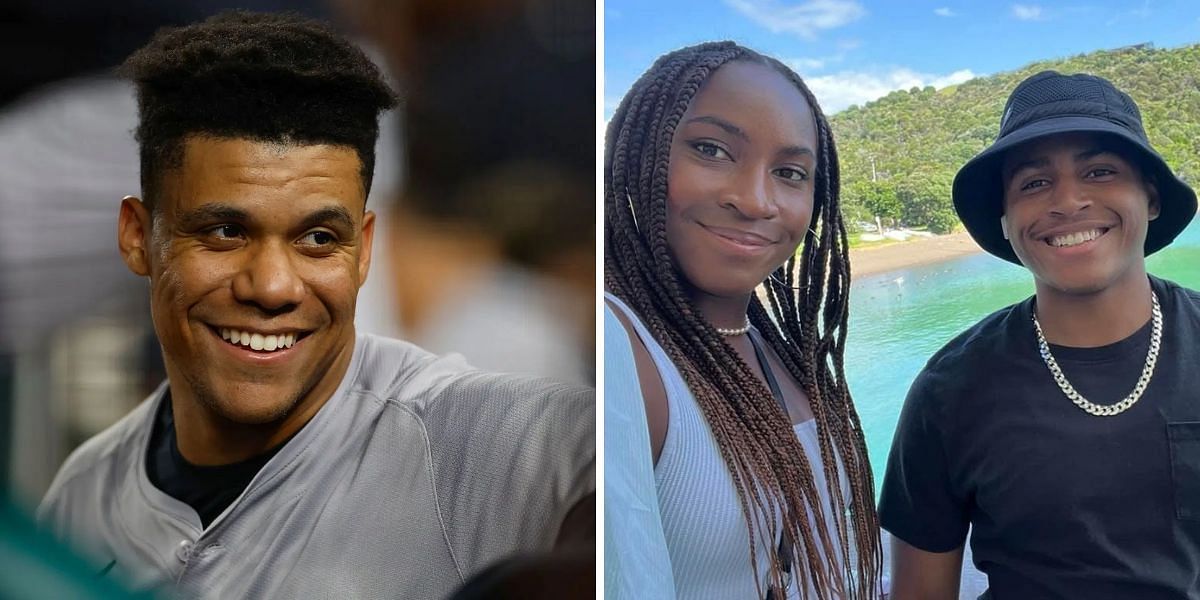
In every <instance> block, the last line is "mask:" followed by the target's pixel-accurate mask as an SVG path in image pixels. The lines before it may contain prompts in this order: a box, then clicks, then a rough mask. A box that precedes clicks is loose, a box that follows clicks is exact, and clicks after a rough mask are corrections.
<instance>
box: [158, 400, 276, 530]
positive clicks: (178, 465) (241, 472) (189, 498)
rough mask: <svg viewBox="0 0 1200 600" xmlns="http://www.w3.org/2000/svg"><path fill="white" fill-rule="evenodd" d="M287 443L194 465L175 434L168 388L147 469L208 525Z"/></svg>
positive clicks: (160, 486) (160, 410) (159, 415)
mask: <svg viewBox="0 0 1200 600" xmlns="http://www.w3.org/2000/svg"><path fill="white" fill-rule="evenodd" d="M284 444H286V442H284ZM284 444H279V445H278V446H276V447H275V448H273V449H271V450H269V451H267V452H265V453H263V454H260V455H258V456H255V457H252V458H249V459H246V460H244V461H242V462H238V463H233V464H231V465H220V466H216V467H202V466H197V465H193V464H192V463H190V462H188V461H187V459H186V458H184V457H183V455H182V454H180V453H179V444H178V442H176V437H175V414H174V412H172V410H171V395H170V393H169V392H168V393H167V395H166V397H164V398H163V400H162V403H161V404H160V405H159V407H158V414H157V415H156V417H155V419H154V430H153V431H152V432H151V433H150V448H149V451H148V452H147V454H146V473H147V475H149V477H150V482H151V483H153V484H154V487H157V488H158V489H160V490H162V491H164V492H166V493H167V495H169V496H171V497H172V498H175V499H176V500H179V501H181V502H183V503H185V504H187V505H188V506H191V507H192V508H193V509H194V510H195V511H196V513H197V514H199V515H200V523H201V524H202V525H203V526H204V527H206V528H207V527H208V525H209V523H212V522H213V520H214V519H216V518H217V517H218V516H220V514H221V513H222V512H224V511H225V508H226V507H228V506H229V505H230V504H232V503H233V501H234V500H237V498H238V496H240V495H242V492H243V491H244V490H245V489H246V486H248V485H250V481H251V480H253V479H254V476H255V475H257V474H258V471H259V470H260V469H262V467H263V465H265V464H267V461H270V460H271V457H272V456H275V453H276V452H278V451H279V449H280V448H282V447H283V446H284Z"/></svg>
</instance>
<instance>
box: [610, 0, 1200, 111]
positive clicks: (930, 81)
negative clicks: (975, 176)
mask: <svg viewBox="0 0 1200 600" xmlns="http://www.w3.org/2000/svg"><path fill="white" fill-rule="evenodd" d="M721 39H731V40H734V41H736V42H739V43H741V44H742V45H745V46H748V47H750V48H753V49H755V50H758V51H759V52H762V53H764V54H768V55H771V56H774V57H776V58H778V59H780V60H782V61H783V62H785V63H787V64H788V65H790V66H791V67H792V68H793V69H795V70H796V71H797V72H798V73H800V75H801V76H803V77H804V79H805V81H806V82H807V83H808V85H809V87H810V88H811V89H812V90H813V93H814V94H816V96H817V100H818V102H820V103H821V106H822V107H823V108H824V109H825V111H826V112H827V113H836V112H838V111H840V110H842V109H845V108H846V107H848V106H850V105H854V104H857V105H862V104H864V103H866V102H869V101H871V100H875V99H878V98H881V97H883V96H885V95H887V93H888V92H891V91H893V90H897V89H908V88H911V87H913V86H919V87H924V86H926V85H932V86H934V87H936V88H942V87H945V86H947V85H953V84H956V83H961V82H963V81H966V80H968V79H971V78H973V77H979V76H984V75H990V74H994V73H1000V72H1004V71H1011V70H1014V69H1017V68H1020V67H1022V66H1024V65H1027V64H1029V63H1031V62H1035V61H1039V60H1045V59H1052V58H1061V57H1067V56H1072V55H1076V54H1083V53H1087V52H1091V51H1094V50H1100V49H1112V48H1120V47H1122V46H1128V45H1132V44H1141V43H1145V42H1150V43H1153V44H1154V45H1155V46H1156V47H1158V48H1174V47H1178V46H1184V45H1189V44H1195V43H1200V2H1195V1H1194V0H1174V1H1151V0H1128V1H1126V2H1114V1H1111V0H1092V1H1088V0H1082V1H1080V2H1077V3H1075V2H1067V3H1049V2H1035V1H1033V0H1024V1H1022V2H995V1H975V2H967V1H962V2H956V1H952V0H935V1H926V0H909V1H905V2H897V1H889V2H880V1H871V0H605V1H604V118H605V120H607V119H608V118H609V117H611V116H612V112H613V111H614V110H615V109H616V106H617V104H618V103H619V102H620V100H621V97H622V96H624V95H625V93H626V92H627V91H629V88H630V86H632V85H633V82H634V81H636V80H637V78H638V77H639V76H640V75H641V74H642V73H643V72H645V70H646V69H647V68H649V67H650V65H651V64H652V63H653V62H654V59H656V58H657V57H659V56H660V55H662V54H664V53H666V52H669V51H671V50H674V49H676V48H680V47H683V46H687V45H691V44H695V43H699V42H704V41H710V40H721Z"/></svg>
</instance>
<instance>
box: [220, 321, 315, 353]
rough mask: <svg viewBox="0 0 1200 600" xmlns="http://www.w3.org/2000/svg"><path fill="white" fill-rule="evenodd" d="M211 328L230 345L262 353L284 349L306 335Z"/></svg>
mask: <svg viewBox="0 0 1200 600" xmlns="http://www.w3.org/2000/svg"><path fill="white" fill-rule="evenodd" d="M212 329H213V331H214V332H216V333H217V334H218V335H220V336H221V339H223V340H225V342H226V343H228V344H230V345H233V346H239V347H242V348H247V349H250V350H253V351H255V352H262V353H269V352H278V351H280V350H286V349H288V348H291V347H292V346H295V345H296V343H297V342H299V341H300V340H302V339H304V338H305V337H307V336H308V334H307V333H298V332H291V333H279V334H264V333H257V332H253V331H245V330H240V329H233V328H230V327H219V328H218V327H213V328H212Z"/></svg>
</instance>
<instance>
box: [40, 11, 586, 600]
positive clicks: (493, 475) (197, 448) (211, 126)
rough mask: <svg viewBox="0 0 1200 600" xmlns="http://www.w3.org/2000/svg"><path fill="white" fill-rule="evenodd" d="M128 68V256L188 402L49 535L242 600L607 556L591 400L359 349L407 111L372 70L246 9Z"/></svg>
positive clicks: (56, 503) (144, 435)
mask: <svg viewBox="0 0 1200 600" xmlns="http://www.w3.org/2000/svg"><path fill="white" fill-rule="evenodd" d="M123 69H124V71H125V73H126V74H128V75H129V76H130V77H131V78H132V79H133V80H134V82H135V83H136V84H137V89H138V101H139V112H140V122H139V127H138V131H137V134H138V140H139V143H140V146H141V163H142V188H143V196H144V197H143V198H142V199H140V200H139V199H137V198H133V197H126V198H125V199H124V200H123V201H122V202H121V208H120V213H119V220H118V236H117V237H118V246H119V248H120V251H121V255H122V256H123V258H124V260H125V263H126V264H127V265H128V266H129V268H130V269H131V270H132V271H133V272H135V273H137V274H138V275H142V276H145V277H148V278H149V283H150V294H151V308H152V317H153V321H154V327H155V331H156V333H157V335H158V338H159V341H160V343H161V344H162V349H163V357H164V361H165V364H166V370H167V382H165V383H164V384H163V385H162V386H161V387H160V388H159V390H158V391H156V392H155V393H154V394H152V395H151V397H150V398H149V399H148V400H147V401H146V402H144V403H143V404H142V405H141V406H139V408H137V409H136V410H135V411H134V412H132V413H131V414H130V415H128V416H127V417H126V418H124V419H123V420H122V421H121V422H119V423H117V424H116V425H114V426H113V427H112V428H110V429H109V430H107V431H105V432H103V433H101V434H100V435H98V436H97V437H96V438H94V439H92V440H90V441H89V442H87V443H86V444H84V445H83V446H82V447H81V448H80V449H79V450H77V451H76V452H75V453H74V454H73V455H72V456H71V458H69V459H68V461H67V463H66V464H65V465H64V466H63V467H62V469H61V470H60V472H59V474H58V476H57V477H56V479H55V482H54V483H53V485H52V486H51V489H50V491H49V492H48V493H47V495H46V498H45V500H44V501H43V504H42V507H41V509H40V517H41V519H42V520H43V521H44V522H47V523H48V524H49V525H50V526H51V527H52V528H53V529H54V530H55V531H56V532H57V533H58V534H60V535H62V536H64V537H67V538H70V539H71V540H73V541H75V542H76V543H77V544H79V545H80V546H82V547H83V548H84V549H85V550H86V551H88V552H90V553H91V554H92V555H93V556H94V557H95V558H97V559H99V561H100V564H99V567H98V569H97V570H98V572H99V571H101V570H103V571H104V572H109V571H111V572H112V573H114V575H116V576H117V577H119V578H122V579H124V580H126V581H128V582H130V583H132V584H133V585H135V586H137V587H152V586H158V585H161V584H163V583H164V582H172V583H175V584H178V585H179V586H180V588H181V590H182V592H183V594H184V595H185V596H205V597H219V598H232V597H271V598H284V597H287V598H299V597H396V598H433V597H444V596H445V595H447V594H448V593H450V592H451V591H453V590H454V589H455V588H456V587H458V586H459V585H460V584H461V583H462V582H463V581H464V580H465V579H467V578H469V577H470V576H472V575H473V574H475V573H477V572H479V571H481V570H482V569H483V568H484V567H486V566H487V565H488V564H490V563H493V562H495V561H496V560H498V559H501V558H504V557H506V556H508V555H511V554H513V553H516V552H536V551H542V550H548V549H550V548H551V547H552V546H553V545H554V544H555V542H556V541H557V542H559V543H560V544H565V543H570V542H572V541H576V540H578V539H579V538H584V539H587V536H588V535H589V533H588V525H589V523H588V520H589V519H588V517H589V515H588V514H587V510H589V509H590V507H591V504H589V499H590V494H592V493H593V489H594V483H593V481H592V479H593V461H594V453H595V450H594V441H593V438H594V433H593V424H594V416H593V415H594V407H593V393H592V392H591V391H590V390H587V389H582V388H576V387H570V386H566V385H562V384H558V383H554V382H550V381H547V380H538V379H529V378H523V377H516V376H510V375H495V374H487V373H481V372H478V371H475V370H472V369H471V368H469V367H468V366H467V365H465V364H463V363H462V362H461V360H460V359H458V358H456V357H443V358H439V357H436V356H433V355H430V354H428V353H425V352H423V351H422V350H420V349H419V348H416V347H414V346H411V345H409V344H406V343H404V342H400V341H397V340H388V339H382V338H377V337H374V336H370V335H365V334H357V333H356V332H355V329H354V310H355V300H356V296H357V293H358V289H359V287H360V286H361V285H362V284H363V282H364V281H365V280H366V277H367V272H368V269H369V267H370V263H371V239H372V235H373V233H374V227H375V217H374V214H373V213H371V212H369V211H367V210H366V206H365V203H366V197H367V192H368V191H369V189H370V185H371V175H372V172H373V167H374V146H375V139H376V136H377V133H378V117H379V114H380V112H381V111H383V110H386V109H388V108H390V107H391V106H392V105H393V104H394V98H393V96H392V93H391V92H390V91H389V89H388V88H387V86H386V85H385V84H384V83H383V82H382V80H381V78H380V76H379V73H378V71H377V70H376V68H375V67H374V66H373V65H372V64H371V63H370V61H369V60H368V59H367V58H366V57H365V56H364V55H363V54H362V53H361V52H360V51H359V50H357V49H355V48H354V47H353V46H351V45H350V44H348V43H347V42H345V41H344V40H342V39H340V38H339V37H337V36H336V35H335V34H334V33H333V32H332V31H331V30H329V29H328V28H327V27H326V26H324V25H322V24H319V23H316V22H313V21H308V20H304V19H301V18H299V17H294V16H286V15H258V14H251V13H243V12H235V13H227V14H225V15H221V16H218V17H215V18H213V19H210V20H208V21H206V22H204V23H201V24H198V25H194V26H191V27H187V28H183V29H175V30H165V31H163V32H160V34H159V35H157V36H156V37H155V39H154V40H153V41H151V43H150V44H149V45H148V46H146V47H145V48H143V49H141V50H139V51H138V52H137V53H135V54H134V55H133V56H132V57H130V59H129V60H128V61H127V62H126V64H125V65H124V67H123ZM497 499H502V500H501V501H497ZM573 509H574V510H573ZM585 544H590V540H589V541H587V542H585ZM101 567H102V569H101Z"/></svg>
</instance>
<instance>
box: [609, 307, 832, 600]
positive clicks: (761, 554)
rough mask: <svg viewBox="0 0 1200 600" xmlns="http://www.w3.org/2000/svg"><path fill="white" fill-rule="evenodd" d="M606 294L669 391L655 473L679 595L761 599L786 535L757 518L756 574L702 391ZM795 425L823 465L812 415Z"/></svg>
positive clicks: (822, 482) (818, 477) (821, 487)
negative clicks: (778, 535)
mask: <svg viewBox="0 0 1200 600" xmlns="http://www.w3.org/2000/svg"><path fill="white" fill-rule="evenodd" d="M605 298H607V299H608V301H609V302H611V303H612V305H613V306H615V307H617V309H619V310H620V311H621V312H623V313H624V314H625V315H626V316H627V317H628V318H629V320H630V321H631V322H632V323H633V326H634V329H635V330H636V331H637V335H638V337H639V338H640V339H641V340H642V343H643V344H645V346H646V349H647V350H648V351H649V352H650V357H651V358H652V359H653V360H654V366H655V367H656V368H657V370H658V374H659V377H661V378H662V383H663V387H664V388H665V389H666V394H667V407H668V410H669V416H668V420H667V436H666V440H665V442H664V443H663V448H662V454H661V455H660V456H659V459H658V464H656V465H655V466H654V479H655V483H656V485H657V487H658V504H659V510H660V512H661V514H662V523H663V530H664V534H665V537H666V542H667V551H668V552H669V554H670V556H671V571H672V575H673V576H674V579H675V591H676V594H677V596H678V597H679V598H681V599H692V598H696V599H707V598H711V599H713V600H718V599H719V600H729V599H739V598H757V597H759V592H758V588H757V587H756V586H755V579H757V580H758V582H759V585H760V586H761V589H762V590H763V593H766V590H767V589H768V582H769V570H770V564H771V556H772V555H773V554H774V553H775V551H776V549H777V548H778V547H779V540H778V539H775V540H773V541H770V542H769V543H767V542H766V541H765V540H764V539H763V538H762V536H763V535H764V534H763V533H762V532H764V531H765V529H766V518H765V516H762V515H759V518H757V519H756V521H757V522H756V524H755V534H756V536H758V537H759V540H757V543H756V544H755V554H756V558H757V565H758V572H757V573H754V574H753V576H751V565H750V552H749V551H748V550H749V547H748V537H747V531H748V530H747V527H746V519H745V517H744V516H743V515H742V505H741V501H740V500H739V499H738V494H737V488H736V486H735V485H734V482H733V476H732V475H730V473H729V469H728V467H726V465H725V460H724V459H723V458H721V454H720V451H719V450H718V449H717V442H716V439H715V438H714V437H713V434H712V430H711V429H709V427H708V423H707V421H705V419H704V415H703V413H701V411H700V407H699V406H698V405H697V404H696V399H695V397H694V396H693V395H692V392H691V390H690V389H688V387H687V383H686V382H685V381H684V379H683V375H681V374H680V372H679V369H678V367H676V366H675V364H674V363H673V362H671V359H670V358H669V357H668V356H667V353H666V351H665V350H663V348H662V346H660V345H659V344H658V342H657V341H656V340H655V339H654V336H652V335H651V334H650V332H649V330H647V329H646V327H645V325H643V324H642V322H641V320H640V319H639V318H638V316H637V315H636V314H635V313H634V312H633V310H632V309H630V308H629V307H628V306H627V305H625V303H624V302H622V301H621V300H620V299H619V298H617V297H616V296H613V295H611V294H608V293H605ZM794 427H795V431H796V437H797V438H798V439H799V441H800V445H801V447H803V448H804V453H805V454H806V455H807V457H808V461H809V463H810V464H812V465H814V467H816V465H820V464H821V450H820V446H819V442H818V441H817V426H816V422H815V421H814V420H812V419H810V420H808V421H805V422H803V423H800V424H797V425H795V426H794ZM813 471H814V472H813V480H814V483H815V487H816V490H817V492H818V494H820V501H821V503H822V505H823V506H824V507H825V508H824V512H825V514H826V515H827V516H829V515H833V514H834V512H833V511H834V509H833V507H832V505H831V503H830V498H829V492H828V488H827V486H826V478H825V473H824V470H823V469H820V468H814V469H813ZM840 483H841V485H840V489H841V493H842V496H843V497H844V498H849V482H848V481H847V479H846V477H845V474H844V472H843V474H842V477H841V482H840ZM776 518H778V515H776ZM825 525H826V527H827V531H828V532H829V536H830V540H832V541H833V543H834V547H835V549H836V548H838V546H839V545H840V544H839V542H838V536H837V533H836V531H837V529H836V527H835V526H834V525H833V524H832V523H826V524H825ZM839 556H840V552H839ZM796 568H804V564H803V561H793V569H796ZM836 570H838V571H840V568H839V569H836ZM814 593H815V592H814V590H812V588H811V584H810V588H809V593H808V594H807V595H808V596H809V597H811V596H812V595H813V594H814ZM799 597H800V594H799V589H798V586H797V585H795V584H793V585H791V586H790V587H789V589H788V598H789V599H792V598H799Z"/></svg>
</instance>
